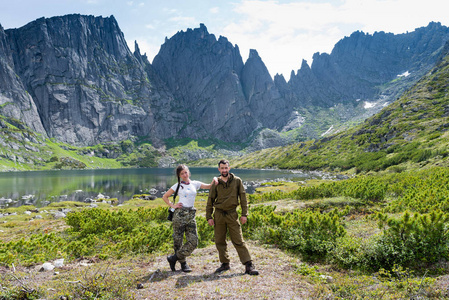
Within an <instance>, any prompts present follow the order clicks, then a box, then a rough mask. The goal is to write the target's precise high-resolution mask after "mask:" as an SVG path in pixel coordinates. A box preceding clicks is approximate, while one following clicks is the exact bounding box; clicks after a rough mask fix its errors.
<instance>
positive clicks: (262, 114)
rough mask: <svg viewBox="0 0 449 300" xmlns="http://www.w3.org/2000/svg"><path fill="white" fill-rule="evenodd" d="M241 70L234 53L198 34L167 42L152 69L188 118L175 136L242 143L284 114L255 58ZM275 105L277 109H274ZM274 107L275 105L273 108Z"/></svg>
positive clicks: (224, 44)
mask: <svg viewBox="0 0 449 300" xmlns="http://www.w3.org/2000/svg"><path fill="white" fill-rule="evenodd" d="M251 53H252V54H251V55H250V58H249V59H248V61H247V62H246V64H245V65H244V64H243V61H242V58H241V56H240V52H239V49H238V47H234V46H232V44H231V43H230V42H228V40H227V39H226V38H224V37H220V38H219V39H218V40H217V39H216V38H215V36H214V35H213V34H209V33H208V32H207V28H206V27H205V26H204V25H203V24H201V25H200V28H197V29H194V30H191V29H189V30H187V31H186V32H178V33H177V34H176V35H174V36H173V37H172V38H170V39H167V40H166V42H165V43H164V45H162V47H161V50H160V52H159V53H158V54H157V55H156V57H155V58H154V60H153V67H154V69H155V71H156V72H157V73H158V74H159V75H160V77H161V78H162V80H163V81H164V82H166V84H167V86H168V87H169V89H170V90H171V91H173V94H174V95H175V98H176V101H177V109H178V110H179V111H184V112H185V113H186V114H188V116H189V123H188V124H186V126H185V128H184V129H183V130H182V131H181V132H180V135H181V136H188V137H193V138H203V139H204V138H217V139H220V140H223V141H227V142H242V141H245V140H247V139H248V137H249V136H250V135H251V134H252V133H253V131H254V130H255V129H257V128H259V127H261V126H263V127H269V128H278V127H280V126H282V125H283V123H285V122H284V121H283V120H282V116H283V115H284V114H288V113H290V111H288V107H287V106H286V105H285V104H283V102H285V101H284V100H283V99H282V97H281V96H280V94H279V92H278V91H277V90H276V88H275V86H274V83H273V80H272V79H271V77H270V75H269V73H268V70H267V69H266V67H265V65H264V64H263V62H262V60H261V59H260V57H259V56H258V55H257V52H255V51H252V52H251ZM278 102H279V103H278ZM278 104H279V105H278Z"/></svg>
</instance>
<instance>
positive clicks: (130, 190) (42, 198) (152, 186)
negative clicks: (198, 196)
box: [0, 168, 320, 207]
mask: <svg viewBox="0 0 449 300" xmlns="http://www.w3.org/2000/svg"><path fill="white" fill-rule="evenodd" d="M190 170H191V173H192V179H195V180H200V181H203V182H205V183H209V182H210V181H211V180H212V177H213V176H219V174H218V171H217V169H216V168H190ZM232 172H234V173H235V174H236V175H237V176H239V177H241V178H242V180H243V181H244V182H245V186H246V188H247V192H248V193H252V192H254V187H255V186H257V183H258V182H262V181H268V180H276V179H280V178H282V179H285V180H292V181H299V180H305V179H308V178H311V177H316V178H319V177H320V174H311V173H300V172H299V173H298V172H297V173H293V172H290V171H280V170H240V169H233V170H232ZM175 182H176V176H175V174H174V170H173V169H172V168H148V169H112V170H111V169H110V170H73V171H72V170H70V171H68V170H61V171H33V172H10V173H0V207H6V206H20V205H35V206H37V207H41V206H45V205H47V204H48V203H49V202H59V201H66V200H69V201H86V199H94V198H95V197H96V196H97V195H98V194H100V193H101V194H103V195H105V196H107V197H110V198H117V199H118V200H119V202H120V203H122V202H123V201H126V200H129V199H130V198H132V196H133V195H135V194H148V193H150V190H153V191H154V190H156V194H155V195H156V196H157V197H160V196H161V195H162V194H163V193H164V192H165V191H166V190H167V189H168V188H169V187H170V186H171V185H173V184H174V183H175Z"/></svg>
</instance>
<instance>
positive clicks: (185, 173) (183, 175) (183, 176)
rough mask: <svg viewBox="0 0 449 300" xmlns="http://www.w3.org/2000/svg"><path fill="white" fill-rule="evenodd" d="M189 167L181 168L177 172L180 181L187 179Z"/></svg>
mask: <svg viewBox="0 0 449 300" xmlns="http://www.w3.org/2000/svg"><path fill="white" fill-rule="evenodd" d="M189 173H190V172H189V169H182V170H181V172H180V173H179V177H180V178H181V180H182V181H187V180H189V176H190V174H189Z"/></svg>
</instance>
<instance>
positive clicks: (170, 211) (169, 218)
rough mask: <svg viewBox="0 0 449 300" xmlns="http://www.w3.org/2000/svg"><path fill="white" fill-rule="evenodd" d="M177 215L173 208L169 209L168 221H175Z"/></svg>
mask: <svg viewBox="0 0 449 300" xmlns="http://www.w3.org/2000/svg"><path fill="white" fill-rule="evenodd" d="M174 214H175V211H174V210H172V208H171V207H169V208H168V216H167V220H169V221H171V220H173V215H174Z"/></svg>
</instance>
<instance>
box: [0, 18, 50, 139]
mask: <svg viewBox="0 0 449 300" xmlns="http://www.w3.org/2000/svg"><path fill="white" fill-rule="evenodd" d="M13 66H14V62H13V58H12V55H11V53H10V51H9V49H8V42H7V40H6V34H5V32H4V30H3V27H1V26H0V115H2V116H5V117H8V118H13V119H16V120H27V121H26V124H27V125H28V126H29V128H30V129H31V130H33V131H35V132H38V133H41V134H44V135H45V130H44V127H43V126H42V123H41V119H40V116H39V113H38V111H37V108H36V105H35V104H34V102H33V99H32V97H31V96H30V95H29V94H28V93H27V92H26V89H25V87H24V86H23V84H22V82H21V81H20V80H19V79H18V78H17V76H16V73H15V71H14V67H13Z"/></svg>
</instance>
